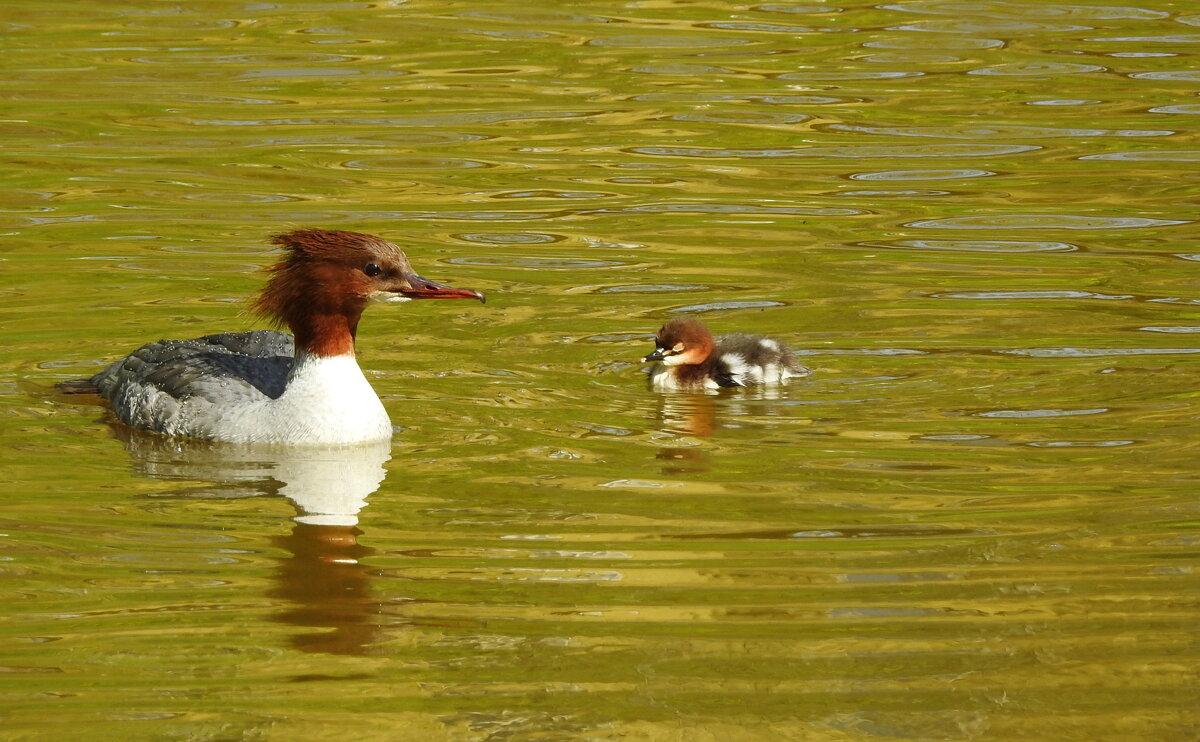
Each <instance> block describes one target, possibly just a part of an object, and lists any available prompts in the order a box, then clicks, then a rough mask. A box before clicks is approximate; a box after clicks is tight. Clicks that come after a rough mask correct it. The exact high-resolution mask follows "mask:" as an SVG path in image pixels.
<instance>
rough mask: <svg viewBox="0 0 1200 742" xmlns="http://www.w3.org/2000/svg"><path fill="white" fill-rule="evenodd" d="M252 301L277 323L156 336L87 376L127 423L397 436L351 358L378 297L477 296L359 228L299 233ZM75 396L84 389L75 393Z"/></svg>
mask: <svg viewBox="0 0 1200 742" xmlns="http://www.w3.org/2000/svg"><path fill="white" fill-rule="evenodd" d="M271 241H272V242H274V243H275V244H277V245H280V246H282V247H284V248H285V249H286V251H287V252H286V254H285V255H284V256H283V258H281V260H280V261H279V262H278V263H277V264H276V265H274V266H273V267H271V268H270V271H271V273H272V275H271V278H270V280H269V281H268V282H267V285H266V286H265V287H264V288H263V290H262V293H261V294H260V295H259V297H258V299H257V301H255V303H254V308H255V310H257V311H258V312H259V313H260V314H262V315H264V316H266V317H267V318H268V319H270V320H271V321H272V322H274V323H275V324H277V325H281V326H286V327H288V328H289V329H290V330H291V331H292V333H293V335H294V339H293V335H287V334H284V333H282V332H275V331H272V330H258V331H254V332H239V333H224V334H220V335H207V336H205V337H202V338H197V339H195V340H159V341H158V342H155V343H149V344H147V345H143V346H142V347H141V348H139V349H138V350H136V351H134V352H133V353H132V354H130V355H129V356H126V357H125V358H123V359H121V360H120V361H117V362H116V363H114V364H112V365H111V366H109V367H108V368H106V369H104V370H103V371H101V372H100V373H98V374H96V375H95V376H93V377H92V378H91V379H89V380H87V382H86V384H90V385H91V386H92V387H94V389H95V391H96V392H98V393H99V394H100V396H102V397H104V398H106V399H107V400H108V401H109V403H110V404H111V406H112V410H113V412H114V413H115V414H116V416H117V417H118V418H120V420H121V421H122V422H124V423H126V424H127V425H131V426H133V427H135V428H142V429H145V430H152V431H157V432H160V433H166V434H167V435H172V436H182V437H188V438H200V439H204V440H213V441H224V442H229V443H265V444H284V445H304V444H313V445H344V444H356V443H365V442H369V441H378V440H386V439H388V438H391V435H392V424H391V421H390V420H389V419H388V416H387V412H386V411H385V410H384V408H383V403H382V402H380V401H379V397H378V396H377V395H376V394H375V390H373V389H372V388H371V385H370V383H368V382H367V379H366V377H365V376H363V372H362V370H361V369H360V368H359V367H358V363H357V361H355V358H354V337H355V333H356V331H357V329H358V320H359V317H360V316H361V315H362V312H363V309H365V308H366V306H367V303H368V302H370V301H387V302H402V301H408V300H410V299H478V300H479V301H483V294H481V293H479V292H478V291H473V290H470V289H458V288H453V287H450V286H444V285H442V284H440V283H434V282H433V281H428V280H426V279H424V278H421V277H420V276H418V275H417V274H416V273H414V272H413V269H412V266H411V265H409V262H408V258H407V257H406V256H405V255H404V252H403V251H402V250H401V249H400V248H399V247H396V246H395V245H393V244H392V243H390V242H388V241H387V240H384V239H381V238H379V237H374V236H372V235H369V234H359V233H357V232H342V231H335V230H325V229H298V230H295V231H293V232H288V233H286V234H280V235H276V236H274V237H272V238H271ZM75 390H76V391H78V390H79V389H78V387H76V389H75Z"/></svg>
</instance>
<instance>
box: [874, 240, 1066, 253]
mask: <svg viewBox="0 0 1200 742" xmlns="http://www.w3.org/2000/svg"><path fill="white" fill-rule="evenodd" d="M858 244H859V245H860V246H861V247H882V248H887V249H891V250H949V251H953V252H979V253H1023V252H1071V251H1073V250H1078V249H1079V247H1078V246H1076V245H1072V244H1071V243H1069V242H1052V241H1046V240H1028V241H1026V240H895V241H894V242H862V243H858Z"/></svg>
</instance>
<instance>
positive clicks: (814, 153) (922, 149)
mask: <svg viewBox="0 0 1200 742" xmlns="http://www.w3.org/2000/svg"><path fill="white" fill-rule="evenodd" d="M1039 149H1041V147H1038V146H1036V145H1032V144H907V145H846V146H841V147H803V148H785V147H779V148H763V149H720V148H714V149H708V148H703V147H630V148H628V149H626V150H623V151H625V152H631V153H634V154H639V155H656V156H667V157H703V158H731V159H735V158H792V157H834V158H847V159H866V158H887V157H995V156H998V155H1013V154H1019V153H1022V152H1032V151H1034V150H1039Z"/></svg>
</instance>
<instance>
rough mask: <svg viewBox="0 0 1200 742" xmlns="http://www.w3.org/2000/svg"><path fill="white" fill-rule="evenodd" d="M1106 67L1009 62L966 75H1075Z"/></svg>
mask: <svg viewBox="0 0 1200 742" xmlns="http://www.w3.org/2000/svg"><path fill="white" fill-rule="evenodd" d="M1107 70H1108V68H1107V67H1101V66H1100V65H1097V64H1080V63H1078V62H1010V63H1008V64H998V65H996V66H994V67H984V68H982V69H978V70H970V71H969V72H967V74H968V75H1010V76H1036V75H1077V74H1080V73H1082V72H1106V71H1107Z"/></svg>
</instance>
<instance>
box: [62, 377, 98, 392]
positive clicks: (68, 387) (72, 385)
mask: <svg viewBox="0 0 1200 742" xmlns="http://www.w3.org/2000/svg"><path fill="white" fill-rule="evenodd" d="M54 388H55V389H57V390H58V393H59V394H99V393H100V390H99V389H97V388H96V385H95V384H93V383H92V380H91V379H70V380H68V381H60V382H58V383H57V384H55V385H54Z"/></svg>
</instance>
